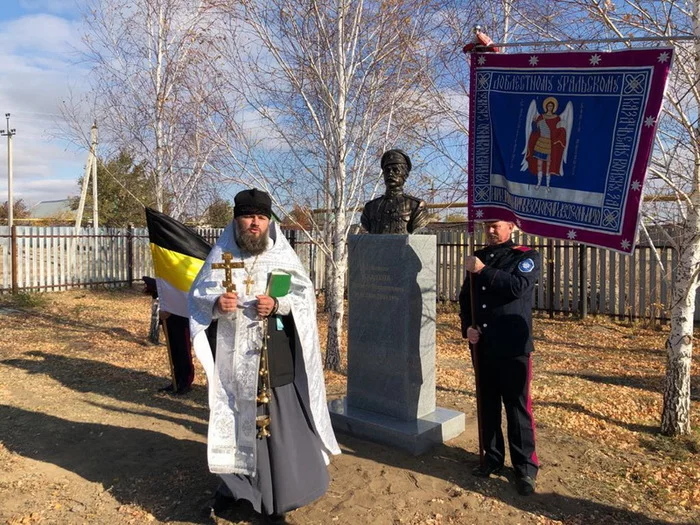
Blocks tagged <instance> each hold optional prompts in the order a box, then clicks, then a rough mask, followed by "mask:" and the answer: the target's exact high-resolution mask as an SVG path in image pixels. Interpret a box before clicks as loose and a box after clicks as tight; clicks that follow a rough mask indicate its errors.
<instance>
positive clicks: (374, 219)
mask: <svg viewBox="0 0 700 525" xmlns="http://www.w3.org/2000/svg"><path fill="white" fill-rule="evenodd" d="M380 164H381V167H382V175H383V176H384V184H385V185H386V192H385V193H384V195H382V196H381V197H378V198H376V199H373V200H371V201H369V202H368V203H367V204H365V208H364V210H363V211H362V217H361V218H360V223H361V224H362V227H363V228H364V229H365V230H366V231H367V232H368V233H404V234H405V233H413V232H414V231H416V230H418V229H419V228H422V227H423V226H425V225H426V224H428V222H429V218H430V217H429V215H428V209H427V207H426V205H425V201H423V200H421V199H418V198H416V197H412V196H410V195H406V194H405V193H404V192H403V185H404V183H405V182H406V179H407V178H408V172H410V171H411V159H410V158H409V157H408V155H406V153H404V152H403V151H401V150H400V149H390V150H388V151H386V152H384V154H383V155H382V159H381V162H380Z"/></svg>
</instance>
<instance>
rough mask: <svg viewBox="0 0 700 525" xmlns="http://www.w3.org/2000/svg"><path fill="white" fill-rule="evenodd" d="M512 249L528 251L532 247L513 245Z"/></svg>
mask: <svg viewBox="0 0 700 525" xmlns="http://www.w3.org/2000/svg"><path fill="white" fill-rule="evenodd" d="M513 249H514V250H518V251H519V252H529V251H530V250H531V249H532V248H530V247H529V246H513Z"/></svg>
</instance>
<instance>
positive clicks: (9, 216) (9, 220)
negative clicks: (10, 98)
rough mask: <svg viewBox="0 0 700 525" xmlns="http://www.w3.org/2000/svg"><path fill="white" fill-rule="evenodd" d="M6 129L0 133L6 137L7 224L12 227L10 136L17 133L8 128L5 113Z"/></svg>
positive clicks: (12, 201)
mask: <svg viewBox="0 0 700 525" xmlns="http://www.w3.org/2000/svg"><path fill="white" fill-rule="evenodd" d="M5 118H6V119H7V129H3V130H2V131H0V135H2V136H5V137H7V225H8V226H9V227H10V228H12V223H13V219H14V217H13V212H14V207H15V206H14V202H15V201H14V197H13V195H12V137H14V136H15V135H16V134H17V131H16V130H15V129H14V128H10V114H9V113H5Z"/></svg>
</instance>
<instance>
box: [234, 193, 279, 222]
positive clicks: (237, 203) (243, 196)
mask: <svg viewBox="0 0 700 525" xmlns="http://www.w3.org/2000/svg"><path fill="white" fill-rule="evenodd" d="M233 203H234V206H233V216H234V217H240V216H241V215H264V216H265V217H267V218H268V219H269V218H270V217H271V216H272V199H270V195H269V194H267V193H265V192H264V191H260V190H258V189H255V188H253V189H252V190H243V191H241V192H239V193H237V194H236V196H235V197H234V198H233Z"/></svg>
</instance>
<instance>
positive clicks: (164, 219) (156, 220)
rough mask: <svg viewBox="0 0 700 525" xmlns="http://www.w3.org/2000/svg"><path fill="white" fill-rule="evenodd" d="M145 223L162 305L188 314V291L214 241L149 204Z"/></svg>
mask: <svg viewBox="0 0 700 525" xmlns="http://www.w3.org/2000/svg"><path fill="white" fill-rule="evenodd" d="M146 224H147V225H148V238H149V241H150V244H151V255H152V256H153V270H154V272H155V278H156V285H157V286H158V297H159V299H160V309H161V310H163V311H164V312H170V313H172V314H175V315H181V316H183V317H189V313H188V310H187V294H188V292H189V291H190V286H192V281H194V278H195V277H197V274H198V273H199V270H200V268H201V267H202V265H203V264H204V260H205V259H206V258H207V255H209V251H210V250H211V244H209V243H208V242H207V241H206V239H204V237H202V236H201V235H199V234H198V233H197V232H196V231H194V230H193V229H192V228H189V227H187V226H185V225H184V224H182V223H181V222H178V221H176V220H175V219H173V218H172V217H169V216H167V215H165V214H163V213H161V212H159V211H156V210H153V209H151V208H146Z"/></svg>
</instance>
